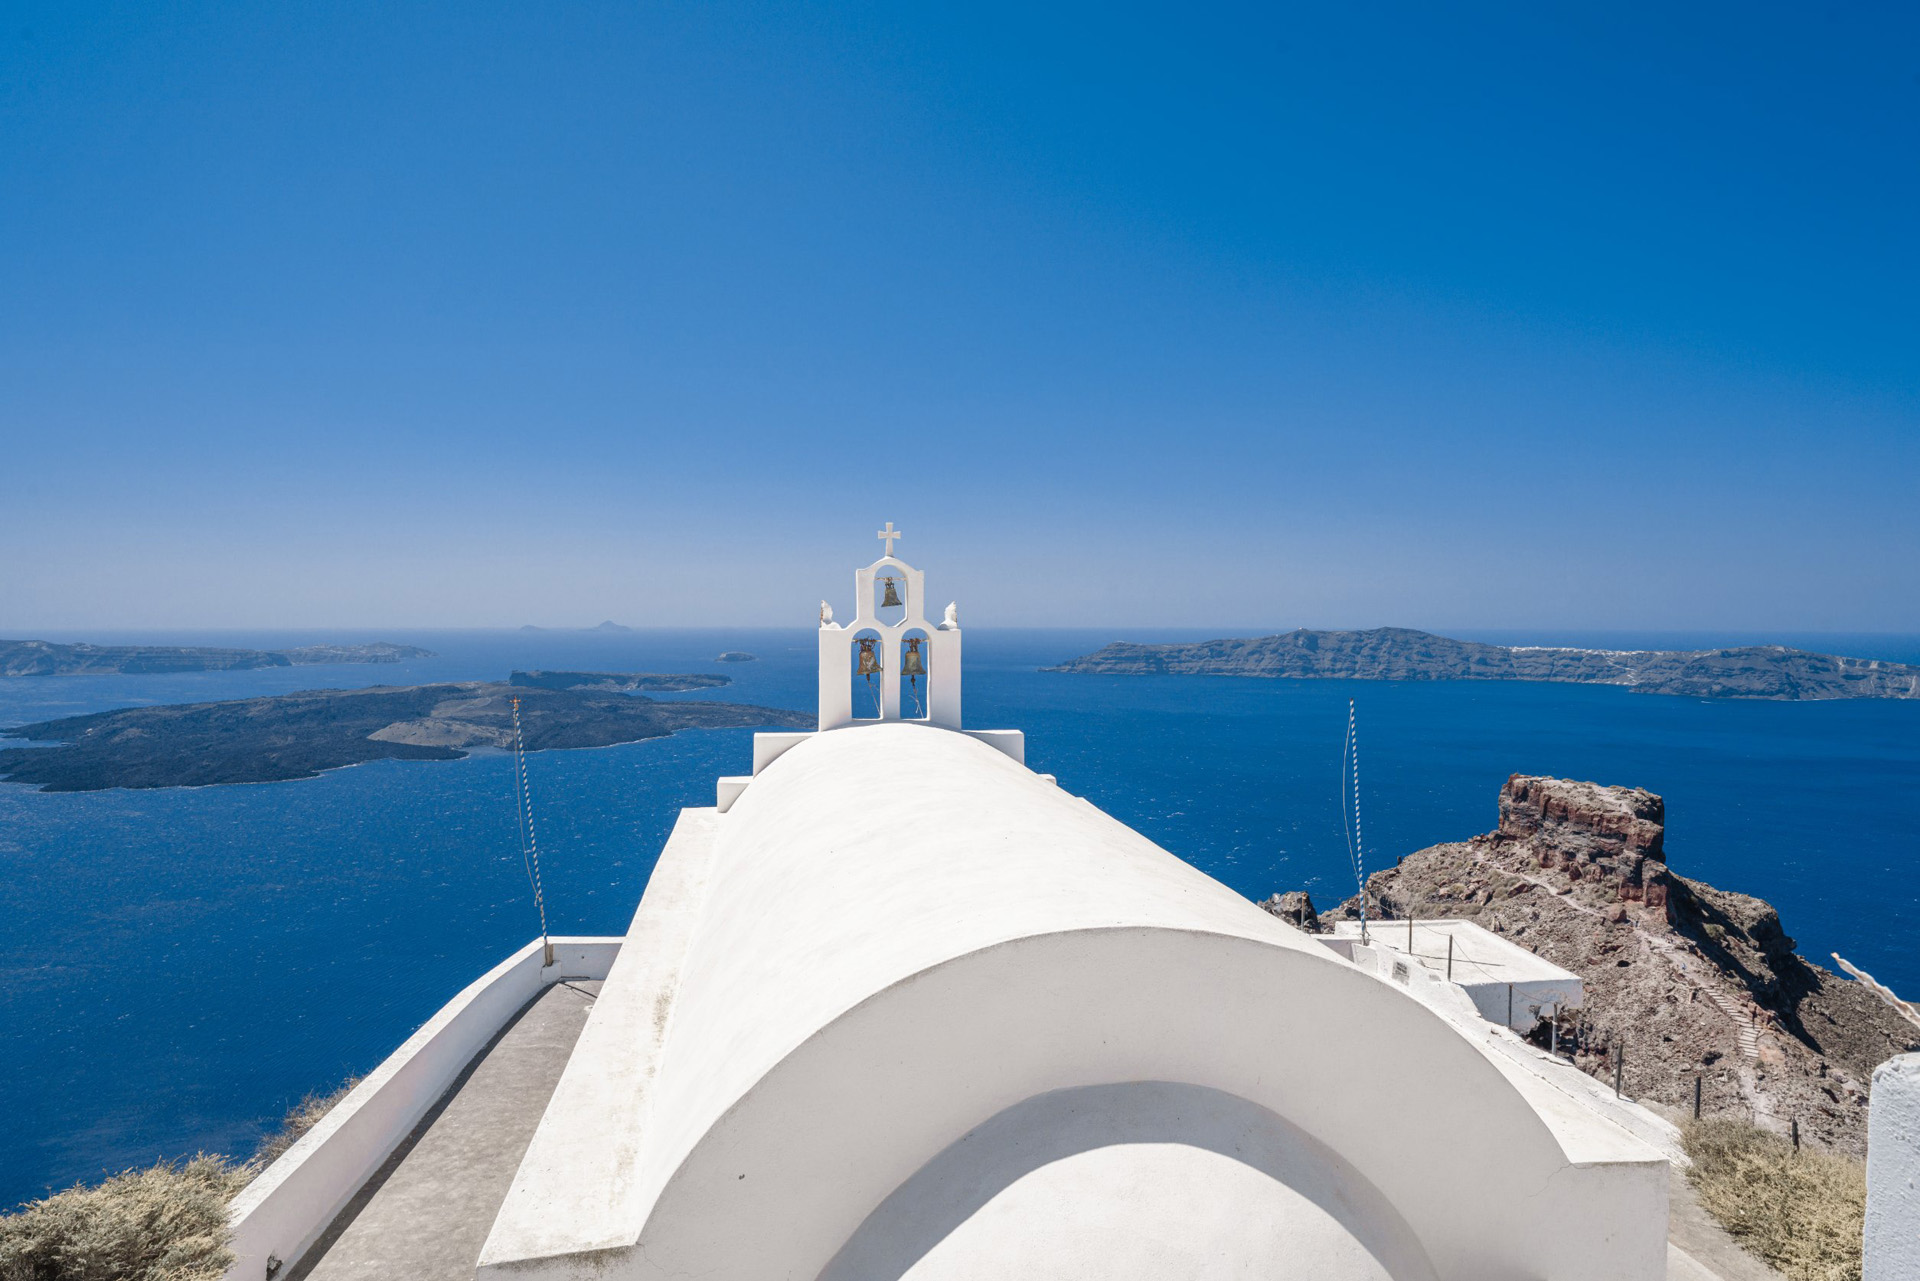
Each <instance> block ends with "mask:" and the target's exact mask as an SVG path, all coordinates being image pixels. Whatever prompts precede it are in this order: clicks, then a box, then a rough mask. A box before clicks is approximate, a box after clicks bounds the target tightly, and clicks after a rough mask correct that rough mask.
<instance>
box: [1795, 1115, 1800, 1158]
mask: <svg viewBox="0 0 1920 1281" xmlns="http://www.w3.org/2000/svg"><path fill="white" fill-rule="evenodd" d="M1793 1150H1794V1151H1795V1152H1798V1151H1799V1150H1800V1118H1798V1117H1795V1118H1794V1120H1793Z"/></svg>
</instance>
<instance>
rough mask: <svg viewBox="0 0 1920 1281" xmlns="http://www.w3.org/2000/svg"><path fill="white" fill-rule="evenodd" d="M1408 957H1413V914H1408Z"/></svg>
mask: <svg viewBox="0 0 1920 1281" xmlns="http://www.w3.org/2000/svg"><path fill="white" fill-rule="evenodd" d="M1407 955H1408V956H1412V955H1413V913H1412V912H1408V913H1407Z"/></svg>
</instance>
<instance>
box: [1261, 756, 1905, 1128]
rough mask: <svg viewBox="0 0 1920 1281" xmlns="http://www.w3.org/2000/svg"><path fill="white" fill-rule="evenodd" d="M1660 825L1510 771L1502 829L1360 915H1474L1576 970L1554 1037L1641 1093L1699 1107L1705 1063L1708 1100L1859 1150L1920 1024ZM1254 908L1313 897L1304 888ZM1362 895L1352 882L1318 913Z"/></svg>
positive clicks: (1403, 881)
mask: <svg viewBox="0 0 1920 1281" xmlns="http://www.w3.org/2000/svg"><path fill="white" fill-rule="evenodd" d="M1665 837H1666V806H1665V804H1664V803H1663V802H1662V800H1661V798H1660V797H1658V796H1656V795H1654V794H1653V793H1652V792H1649V791H1646V790H1644V789H1641V788H1629V787H1601V786H1597V785H1595V784H1593V783H1581V782H1574V781H1571V780H1568V779H1558V778H1538V777H1529V776H1526V775H1518V774H1516V775H1514V776H1513V777H1512V778H1510V779H1508V780H1507V783H1506V785H1505V786H1504V787H1502V788H1501V790H1500V824H1499V827H1498V828H1496V829H1495V830H1494V831H1492V832H1489V833H1486V834H1485V835H1482V836H1476V837H1474V838H1473V839H1471V840H1468V841H1461V842H1455V843H1449V844H1444V845H1435V846H1432V847H1430V848H1428V849H1424V850H1420V851H1418V852H1416V853H1413V854H1409V855H1407V856H1406V857H1405V858H1404V859H1402V860H1401V861H1400V864H1399V866H1397V867H1394V868H1389V869H1387V870H1384V871H1380V872H1376V873H1374V874H1373V875H1372V876H1370V877H1368V878H1367V886H1366V893H1367V900H1368V911H1367V915H1368V918H1369V920H1372V921H1374V922H1382V921H1383V918H1388V919H1405V918H1406V917H1408V916H1413V917H1418V918H1425V919H1433V918H1439V917H1455V918H1460V919H1464V920H1470V921H1474V922H1475V923H1477V924H1479V925H1482V926H1484V927H1486V928H1487V929H1490V930H1492V931H1494V932H1495V933H1497V934H1501V935H1504V936H1505V937H1507V938H1509V939H1511V940H1513V941H1514V942H1515V943H1518V944H1520V945H1521V946H1523V947H1526V948H1529V949H1531V950H1532V951H1534V952H1536V953H1538V954H1539V955H1541V956H1543V957H1546V958H1547V959H1548V960H1550V961H1552V962H1554V963H1555V964H1556V965H1560V966H1563V967H1564V968H1566V969H1569V970H1572V971H1573V972H1574V973H1576V974H1579V975H1580V976H1581V977H1582V978H1583V979H1584V980H1585V984H1586V1006H1585V1008H1584V1009H1582V1010H1581V1011H1579V1012H1578V1018H1577V1021H1575V1022H1571V1023H1569V1024H1566V1025H1563V1026H1562V1029H1561V1033H1560V1035H1561V1046H1562V1048H1563V1049H1570V1050H1571V1051H1572V1054H1573V1058H1574V1062H1575V1063H1576V1064H1577V1065H1578V1066H1581V1067H1583V1068H1585V1069H1587V1070H1588V1071H1590V1072H1592V1073H1594V1074H1595V1075H1597V1076H1602V1077H1607V1078H1610V1077H1611V1073H1612V1066H1613V1059H1612V1055H1613V1054H1614V1052H1615V1051H1617V1050H1620V1049H1624V1051H1625V1055H1626V1061H1625V1072H1624V1075H1625V1082H1626V1088H1627V1090H1628V1092H1629V1093H1630V1094H1632V1095H1634V1096H1635V1097H1637V1098H1650V1099H1653V1100H1656V1101H1658V1102H1661V1103H1666V1104H1669V1105H1672V1106H1674V1107H1680V1108H1691V1107H1692V1104H1693V1088H1694V1087H1693V1081H1694V1078H1695V1077H1696V1076H1698V1077H1700V1079H1701V1081H1702V1103H1703V1111H1704V1112H1705V1113H1707V1114H1713V1113H1732V1114H1736V1115H1739V1116H1741V1117H1743V1118H1746V1117H1751V1118H1754V1119H1757V1120H1759V1121H1760V1122H1761V1123H1762V1124H1764V1125H1769V1126H1770V1127H1771V1128H1774V1129H1777V1130H1780V1131H1785V1130H1786V1129H1787V1128H1788V1126H1789V1124H1790V1123H1791V1122H1792V1121H1796V1120H1797V1121H1798V1122H1799V1123H1800V1127H1801V1130H1802V1131H1803V1132H1805V1133H1807V1134H1808V1135H1810V1136H1811V1137H1813V1138H1814V1139H1815V1140H1816V1141H1818V1142H1820V1143H1823V1144H1826V1145H1828V1146H1831V1147H1834V1148H1838V1149H1841V1150H1844V1151H1847V1152H1850V1153H1853V1154H1855V1155H1858V1154H1859V1153H1861V1152H1862V1151H1864V1149H1865V1144H1866V1128H1865V1127H1866V1103H1867V1087H1868V1081H1869V1080H1870V1078H1871V1075H1872V1072H1873V1069H1874V1068H1875V1067H1876V1066H1877V1065H1878V1064H1880V1063H1882V1062H1884V1061H1885V1060H1886V1059H1888V1058H1890V1057H1892V1056H1893V1055H1895V1054H1899V1053H1902V1052H1904V1051H1905V1050H1907V1049H1909V1048H1910V1047H1913V1046H1915V1045H1916V1044H1920V1028H1915V1027H1914V1026H1913V1025H1912V1024H1910V1023H1907V1022H1906V1021H1905V1020H1903V1019H1902V1018H1900V1016H1899V1015H1897V1014H1896V1013H1894V1012H1893V1011H1892V1010H1891V1009H1889V1008H1888V1007H1887V1006H1886V1005H1884V1004H1882V1003H1881V1002H1880V1001H1879V999H1878V998H1876V997H1875V996H1873V995H1872V994H1871V993H1869V992H1868V991H1867V990H1866V989H1865V988H1864V987H1863V986H1862V985H1861V984H1859V983H1853V982H1849V981H1847V980H1845V979H1842V978H1839V977H1838V976H1836V975H1834V974H1832V973H1830V972H1828V971H1827V970H1825V969H1823V968H1821V967H1820V966H1818V965H1814V964H1812V963H1810V962H1808V961H1806V960H1804V959H1802V958H1801V957H1800V956H1799V955H1798V954H1797V953H1796V952H1795V951H1794V941H1793V940H1792V939H1791V938H1789V937H1788V936H1787V934H1786V932H1785V931H1784V930H1783V929H1782V928H1781V924H1780V916H1779V913H1777V912H1775V911H1774V909H1773V908H1772V907H1771V906H1770V905H1768V904H1767V903H1765V902H1763V901H1761V900H1760V899H1757V898H1752V897H1749V896H1748V895H1745V894H1735V893H1731V892H1729V891H1726V890H1720V889H1715V888H1714V887H1713V886H1711V885H1707V884H1705V883H1704V882H1701V881H1694V880H1689V879H1688V878H1686V877H1684V876H1680V875H1677V874H1676V873H1674V872H1673V870H1672V869H1671V868H1670V867H1668V865H1667V855H1666V848H1665ZM1263 906H1265V907H1267V910H1269V911H1271V912H1274V913H1275V914H1276V915H1280V916H1283V917H1285V918H1287V919H1289V920H1297V919H1301V918H1303V917H1308V918H1310V917H1311V914H1312V912H1313V907H1312V904H1311V903H1310V902H1306V901H1305V899H1304V896H1299V897H1298V898H1294V897H1284V898H1283V897H1276V898H1275V899H1273V900H1269V901H1268V903H1266V904H1263ZM1359 910H1360V899H1359V897H1358V896H1356V897H1355V898H1353V899H1350V900H1348V901H1347V902H1346V903H1344V904H1342V905H1341V906H1340V907H1338V908H1336V909H1334V910H1333V911H1330V912H1326V913H1323V914H1322V916H1323V917H1324V918H1328V919H1346V920H1353V919H1357V918H1358V916H1359ZM1381 928H1382V929H1383V930H1391V929H1392V926H1391V924H1386V923H1383V924H1382V925H1381Z"/></svg>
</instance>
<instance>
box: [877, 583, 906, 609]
mask: <svg viewBox="0 0 1920 1281" xmlns="http://www.w3.org/2000/svg"><path fill="white" fill-rule="evenodd" d="M880 581H881V582H883V583H885V584H886V585H887V595H886V598H885V599H884V600H882V601H881V602H880V604H881V606H882V607H883V608H884V607H885V606H888V605H899V606H901V607H903V608H904V607H905V605H906V602H905V601H903V600H901V599H900V593H899V592H896V591H895V590H893V583H894V580H893V579H891V578H883V579H881V580H880Z"/></svg>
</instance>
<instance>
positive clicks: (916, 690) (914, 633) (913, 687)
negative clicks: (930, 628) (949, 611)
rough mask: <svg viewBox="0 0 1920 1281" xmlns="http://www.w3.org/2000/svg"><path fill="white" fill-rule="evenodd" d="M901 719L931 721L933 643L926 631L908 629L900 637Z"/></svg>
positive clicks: (917, 628) (915, 628)
mask: <svg viewBox="0 0 1920 1281" xmlns="http://www.w3.org/2000/svg"><path fill="white" fill-rule="evenodd" d="M899 649H900V658H899V663H900V668H899V670H900V718H901V719H902V720H910V721H924V720H927V719H929V716H928V713H929V710H930V709H931V708H932V706H933V701H932V689H933V641H932V638H931V637H929V636H928V635H927V633H926V630H925V629H924V628H919V627H913V628H909V629H908V630H907V631H906V632H905V633H904V634H902V636H901V637H900V644H899Z"/></svg>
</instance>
